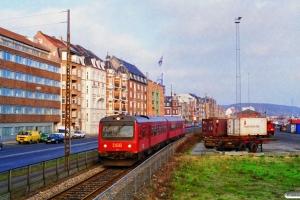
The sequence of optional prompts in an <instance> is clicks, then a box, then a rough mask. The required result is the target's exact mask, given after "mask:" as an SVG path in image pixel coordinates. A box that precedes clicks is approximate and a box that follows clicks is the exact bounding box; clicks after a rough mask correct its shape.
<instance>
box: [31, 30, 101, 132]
mask: <svg viewBox="0 0 300 200" xmlns="http://www.w3.org/2000/svg"><path fill="white" fill-rule="evenodd" d="M35 38H36V39H37V40H38V41H39V42H40V43H41V44H43V45H45V46H47V47H48V48H49V49H50V51H51V56H52V57H54V58H53V59H55V60H58V61H60V63H61V68H62V70H61V76H62V83H61V93H62V99H61V103H62V112H61V116H62V120H61V123H60V125H61V126H64V125H65V103H66V80H67V77H66V67H67V52H66V42H65V41H63V39H62V38H58V39H57V38H55V37H51V36H48V35H46V34H44V33H42V32H41V31H39V32H38V33H37V34H36V36H35ZM70 54H71V63H70V67H71V77H70V79H71V83H70V85H71V91H70V93H71V94H70V95H71V97H70V98H71V104H70V107H71V126H72V127H73V128H74V129H75V130H84V131H85V132H86V134H87V135H96V134H97V133H98V124H99V121H100V119H101V118H103V117H105V115H106V98H105V91H106V71H105V68H104V62H103V61H102V60H101V59H100V58H99V57H98V56H96V55H95V54H94V53H93V52H92V51H90V50H87V49H85V48H84V47H82V46H80V45H74V44H71V45H70Z"/></svg>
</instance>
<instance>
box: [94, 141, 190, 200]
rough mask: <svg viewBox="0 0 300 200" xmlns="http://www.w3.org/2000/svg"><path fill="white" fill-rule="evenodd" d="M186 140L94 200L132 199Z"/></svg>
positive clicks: (179, 142) (135, 170) (176, 144)
mask: <svg viewBox="0 0 300 200" xmlns="http://www.w3.org/2000/svg"><path fill="white" fill-rule="evenodd" d="M185 140H186V137H183V138H182V139H180V140H178V141H176V142H174V143H172V144H170V145H168V146H166V147H165V148H163V149H161V150H160V151H159V152H157V153H156V154H154V155H153V156H151V157H150V158H149V159H148V160H146V161H144V162H143V164H142V165H140V166H138V167H137V168H136V169H134V170H133V171H131V172H130V173H129V174H128V175H126V176H124V177H123V178H122V179H120V180H119V181H118V182H116V183H115V184H114V185H112V186H111V187H109V188H108V189H106V190H105V191H104V192H103V193H101V194H99V195H98V196H97V197H95V198H94V200H105V199H110V200H111V199H132V198H133V196H134V194H136V193H137V192H138V191H139V189H140V188H141V187H143V185H144V184H145V183H146V182H147V181H148V180H149V179H150V178H151V176H152V174H153V173H154V172H155V171H156V170H157V169H158V168H159V167H160V166H161V165H162V164H163V163H164V162H165V161H167V160H168V158H169V157H170V156H172V155H173V154H174V153H175V150H176V149H177V147H178V146H179V145H180V144H182V143H183V142H184V141H185Z"/></svg>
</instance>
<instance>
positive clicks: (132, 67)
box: [117, 58, 146, 78]
mask: <svg viewBox="0 0 300 200" xmlns="http://www.w3.org/2000/svg"><path fill="white" fill-rule="evenodd" d="M117 59H118V60H119V61H120V62H122V63H123V65H124V66H125V67H126V68H127V69H128V71H129V73H132V74H135V75H138V76H140V77H143V78H146V76H145V75H144V74H143V73H142V72H141V71H140V70H139V69H138V68H137V67H136V66H135V65H132V64H130V63H128V62H126V61H124V60H121V59H119V58H117Z"/></svg>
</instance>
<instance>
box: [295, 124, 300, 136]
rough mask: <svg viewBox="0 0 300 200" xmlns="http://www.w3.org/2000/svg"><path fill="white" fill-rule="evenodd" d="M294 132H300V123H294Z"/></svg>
mask: <svg viewBox="0 0 300 200" xmlns="http://www.w3.org/2000/svg"><path fill="white" fill-rule="evenodd" d="M296 133H297V134H300V124H296Z"/></svg>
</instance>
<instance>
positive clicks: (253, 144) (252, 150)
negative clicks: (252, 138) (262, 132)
mask: <svg viewBox="0 0 300 200" xmlns="http://www.w3.org/2000/svg"><path fill="white" fill-rule="evenodd" d="M249 150H250V151H251V152H253V153H255V152H256V151H257V144H256V143H255V142H252V143H250V145H249Z"/></svg>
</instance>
